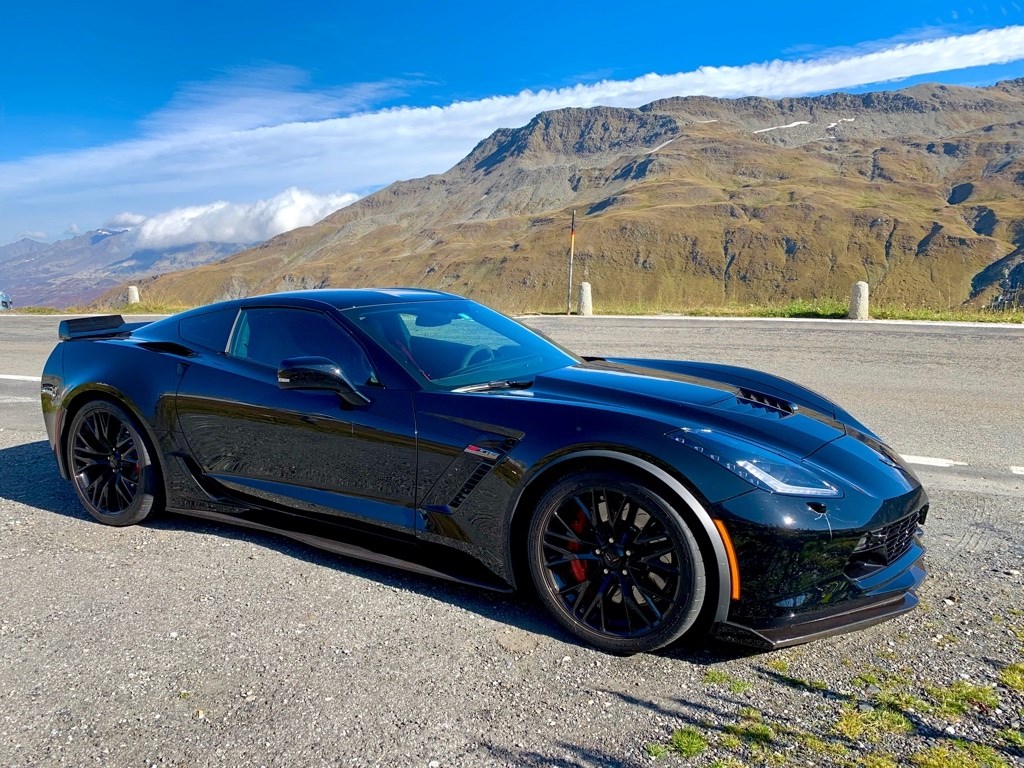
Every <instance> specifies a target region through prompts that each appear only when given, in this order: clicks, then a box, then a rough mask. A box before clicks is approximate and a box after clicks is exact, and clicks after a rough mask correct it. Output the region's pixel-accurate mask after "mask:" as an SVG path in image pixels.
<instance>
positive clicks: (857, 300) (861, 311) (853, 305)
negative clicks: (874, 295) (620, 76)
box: [846, 280, 871, 320]
mask: <svg viewBox="0 0 1024 768" xmlns="http://www.w3.org/2000/svg"><path fill="white" fill-rule="evenodd" d="M846 316H847V317H848V318H849V319H850V320H870V319H871V317H870V315H869V314H868V284H867V283H865V282H864V281H863V280H861V281H860V282H857V283H854V284H853V290H851V291H850V311H849V312H847V313H846Z"/></svg>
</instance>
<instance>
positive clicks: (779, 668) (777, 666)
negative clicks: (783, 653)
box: [765, 659, 789, 675]
mask: <svg viewBox="0 0 1024 768" xmlns="http://www.w3.org/2000/svg"><path fill="white" fill-rule="evenodd" d="M765 666H766V667H768V669H772V670H775V671H776V672H778V673H779V674H780V675H784V674H786V673H787V672H789V662H788V661H786V660H785V659H771V660H770V661H767V662H765Z"/></svg>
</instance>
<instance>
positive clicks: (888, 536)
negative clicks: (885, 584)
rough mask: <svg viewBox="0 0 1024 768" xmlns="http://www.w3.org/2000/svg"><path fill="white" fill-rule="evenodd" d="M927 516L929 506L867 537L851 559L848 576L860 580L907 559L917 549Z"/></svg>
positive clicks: (858, 544) (859, 543)
mask: <svg viewBox="0 0 1024 768" xmlns="http://www.w3.org/2000/svg"><path fill="white" fill-rule="evenodd" d="M927 514H928V506H927V505H925V506H924V507H922V508H921V509H919V510H918V511H917V512H914V513H913V514H910V515H907V516H906V517H904V518H902V519H900V520H897V521H896V522H894V523H889V525H887V526H885V527H884V528H879V529H878V530H875V531H870V532H868V533H866V534H865V535H864V536H863V537H861V540H860V541H859V542H858V543H857V548H856V549H854V551H853V555H852V556H851V557H850V562H849V563H848V564H847V566H846V575H847V576H850V577H852V578H860V577H862V576H865V575H866V574H867V573H870V572H871V571H874V570H878V569H879V568H885V567H886V566H889V565H892V564H893V563H894V562H896V561H897V560H899V559H900V558H901V557H903V555H905V554H906V553H907V551H908V550H909V549H910V547H911V546H912V545H913V543H914V536H915V535H917V531H918V526H919V525H920V524H921V523H923V522H924V518H925V515H927Z"/></svg>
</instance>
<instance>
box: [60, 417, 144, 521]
mask: <svg viewBox="0 0 1024 768" xmlns="http://www.w3.org/2000/svg"><path fill="white" fill-rule="evenodd" d="M67 457H68V459H67V460H68V469H69V470H70V474H71V480H72V482H73V483H74V486H75V493H77V494H78V498H79V500H80V501H81V502H82V506H84V507H85V508H86V510H87V511H88V512H89V514H90V515H92V516H93V517H95V518H96V519H97V520H99V521H100V522H101V523H106V524H107V525H132V524H133V523H138V522H141V521H142V520H144V519H145V518H146V517H147V516H148V515H149V514H150V512H152V511H153V508H154V506H155V505H156V500H157V498H158V496H159V488H160V470H159V468H158V467H157V465H156V463H155V459H154V458H153V452H152V451H151V450H150V448H149V447H148V445H147V442H146V440H145V438H144V437H143V435H142V432H141V430H140V429H139V428H138V427H136V425H135V420H134V419H133V418H132V417H131V416H129V415H128V414H127V413H126V412H125V411H124V410H123V409H122V408H121V407H120V406H117V405H114V404H113V403H111V402H107V401H106V400H96V401H93V402H91V403H87V404H85V405H84V406H82V408H81V410H79V411H78V413H76V414H75V417H74V419H73V420H72V421H71V428H70V429H69V430H68V444H67Z"/></svg>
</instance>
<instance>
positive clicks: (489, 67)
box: [0, 0, 1024, 245]
mask: <svg viewBox="0 0 1024 768" xmlns="http://www.w3.org/2000/svg"><path fill="white" fill-rule="evenodd" d="M10 6H15V7H10ZM1022 6H1024V0H1017V1H1016V2H1006V1H1005V0H1000V1H992V0H989V2H984V3H981V2H952V1H949V2H947V1H946V0H931V1H929V2H916V1H905V2H900V1H898V0H897V1H895V2H894V1H893V0H889V1H888V2H873V1H871V0H869V1H867V2H859V3H856V4H829V3H821V2H816V3H810V2H800V1H799V0H793V1H792V2H789V3H770V4H769V3H742V2H733V3H680V2H678V0H676V1H675V2H651V3H622V2H619V3H611V2H603V1H602V0H594V1H592V2H590V3H588V4H578V3H573V4H568V3H557V2H554V3H553V2H550V0H548V2H546V3H536V2H531V1H530V0H519V1H518V2H516V3H501V4H497V3H487V4H484V3H468V2H433V3H427V2H422V3H414V2H391V3H349V2H334V3H328V2H319V1H317V0H310V1H309V2H298V3H281V2H279V0H278V1H275V2H264V1H263V0H250V1H249V2H245V3H236V2H215V3H198V2H179V3H174V4H170V3H168V4H160V3H138V2H133V3H119V2H102V1H98V2H96V3H77V2H76V3H71V2H63V0H61V1H59V2H56V3H48V4H47V3H44V4H29V3H11V4H8V5H7V7H5V8H4V9H3V10H2V11H0V30H3V40H4V45H3V46H2V47H0V244H2V243H7V242H13V241H15V240H17V239H19V238H20V237H23V236H31V237H35V238H37V239H41V240H54V239H57V238H61V237H67V236H69V235H70V234H72V233H75V232H79V231H85V230H88V229H94V228H97V227H99V226H110V225H116V226H129V225H131V226H135V227H138V228H139V231H140V232H142V233H144V234H145V235H146V238H147V240H148V242H150V243H151V244H153V245H161V244H171V243H174V242H184V241H186V240H191V239H198V238H206V239H213V240H258V239H264V238H266V237H269V236H271V235H272V234H275V233H276V232H278V231H283V229H289V228H292V227H294V226H300V225H303V224H308V223H312V222H313V221H315V220H316V219H318V218H320V217H322V216H323V215H326V214H327V213H329V212H330V211H332V210H334V209H336V208H337V207H340V205H343V204H346V203H348V202H351V201H352V200H354V199H356V198H357V197H358V196H359V195H363V194H366V193H368V192H370V191H372V190H374V189H377V188H379V187H381V186H383V185H386V184H388V183H390V182H391V181H394V180H395V179H400V178H413V177H418V176H422V175H425V174H427V173H439V172H443V171H444V170H446V169H447V168H449V167H450V166H451V165H453V164H454V163H456V162H458V160H459V159H461V158H462V157H463V156H465V154H466V153H468V152H469V151H470V150H471V149H472V147H473V146H474V145H475V144H476V143H477V142H478V141H479V140H480V139H482V138H484V137H485V136H486V135H487V134H489V133H490V132H491V131H493V130H494V129H496V128H498V127H510V126H516V125H522V124H524V123H525V122H527V121H528V120H529V119H530V117H531V116H532V115H533V114H536V113H537V112H539V111H542V110H544V109H552V108H557V107H561V106H591V105H594V104H614V105H618V106H639V105H641V104H644V103H647V102H649V101H652V100H653V99H655V98H661V97H664V96H669V95H688V94H695V93H706V94H709V95H715V96H724V97H735V96H743V95H764V96H773V97H777V96H798V95H808V94H814V93H821V92H827V91H831V90H854V91H863V90H869V89H880V88H884V89H892V88H898V87H904V86H906V85H910V84H913V83H915V82H923V81H940V82H946V83H955V84H969V85H987V84H991V83H994V82H996V81H998V80H1001V79H1006V78H1013V77H1022V76H1024V10H1022Z"/></svg>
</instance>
